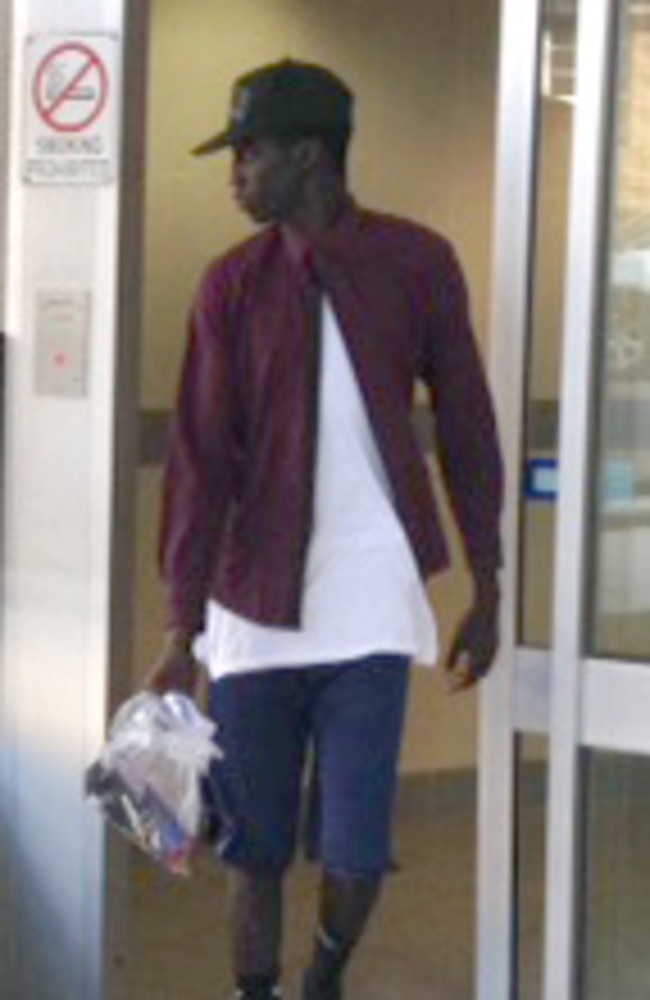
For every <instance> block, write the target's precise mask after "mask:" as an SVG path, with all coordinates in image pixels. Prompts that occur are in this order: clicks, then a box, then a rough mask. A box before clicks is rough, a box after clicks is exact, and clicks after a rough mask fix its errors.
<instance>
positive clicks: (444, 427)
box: [423, 241, 503, 687]
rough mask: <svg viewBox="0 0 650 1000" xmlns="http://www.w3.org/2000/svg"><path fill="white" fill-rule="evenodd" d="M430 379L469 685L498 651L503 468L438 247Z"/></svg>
mask: <svg viewBox="0 0 650 1000" xmlns="http://www.w3.org/2000/svg"><path fill="white" fill-rule="evenodd" d="M430 287H431V292H430V296H431V299H430V310H428V314H429V315H430V324H429V326H428V330H427V337H426V344H425V348H424V364H423V375H424V379H425V381H426V383H427V385H428V387H429V391H430V398H431V406H432V410H433V413H434V417H435V438H436V444H437V452H438V456H439V460H440V466H441V470H442V474H443V477H444V481H445V486H446V490H447V493H448V496H449V499H450V503H451V506H452V509H453V512H454V515H455V518H456V521H457V524H458V526H459V529H460V532H461V535H462V539H463V543H464V548H465V553H466V556H467V561H468V564H469V567H470V571H471V573H472V577H473V583H474V594H473V602H472V606H471V608H470V610H469V612H468V614H467V615H466V617H465V619H464V620H463V621H462V622H461V625H460V628H459V629H458V632H457V634H456V637H455V640H454V642H453V643H452V647H451V650H450V654H449V657H448V662H447V667H448V669H449V670H451V671H453V672H454V673H456V674H457V676H458V677H459V678H460V683H459V685H457V686H459V687H466V686H469V685H470V684H472V683H474V682H475V681H476V680H477V679H478V678H479V677H482V676H484V675H485V674H486V673H487V672H488V670H489V669H490V667H491V665H492V662H493V660H494V657H495V654H496V651H497V647H498V638H499V637H498V618H499V581H498V574H499V568H500V566H501V561H502V552H501V538H500V517H501V507H502V501H503V465H502V460H501V452H500V448H499V443H498V437H497V429H496V421H495V416H494V409H493V406H492V401H491V399H490V393H489V389H488V386H487V381H486V378H485V373H484V369H483V364H482V361H481V357H480V354H479V352H478V348H477V345H476V341H475V338H474V334H473V330H472V325H471V320H470V316H469V306H468V297H467V290H466V286H465V281H464V278H463V274H462V271H461V268H460V265H459V264H458V261H457V259H456V256H455V254H454V252H453V249H452V248H451V246H450V245H449V244H447V243H445V242H444V241H441V242H440V244H439V245H438V246H437V247H436V256H435V262H433V261H432V274H431V282H430Z"/></svg>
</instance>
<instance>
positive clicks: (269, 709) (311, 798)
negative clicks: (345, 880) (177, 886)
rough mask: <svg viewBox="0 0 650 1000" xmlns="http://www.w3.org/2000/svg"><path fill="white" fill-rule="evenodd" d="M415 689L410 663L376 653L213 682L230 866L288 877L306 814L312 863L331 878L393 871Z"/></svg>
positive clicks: (215, 784)
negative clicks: (407, 720) (404, 741)
mask: <svg viewBox="0 0 650 1000" xmlns="http://www.w3.org/2000/svg"><path fill="white" fill-rule="evenodd" d="M408 678H409V659H408V658H407V657H405V656H402V655H396V654H379V655H374V656H369V657H364V658H363V659H359V660H353V661H346V662H344V663H338V664H328V665H322V666H321V665H319V666H311V667H306V668H298V669H294V668H281V669H272V670H262V671H258V672H250V673H243V674H235V675H228V676H226V677H223V678H220V679H219V680H217V681H214V682H213V683H212V684H211V687H210V714H211V716H212V718H213V719H214V720H215V721H216V722H217V724H218V733H217V740H218V742H219V744H220V745H221V747H222V748H223V750H224V753H225V756H224V759H223V760H221V761H218V762H216V763H215V764H214V765H213V770H212V774H211V778H212V782H211V785H212V788H213V790H214V791H213V794H214V795H215V798H216V811H217V815H218V835H217V849H218V853H219V854H220V856H221V857H222V858H223V860H224V861H225V862H226V863H228V864H232V865H235V866H239V867H244V868H251V869H267V870H268V869H274V870H282V869H284V868H286V867H287V865H288V864H289V863H290V862H291V860H292V859H293V856H294V853H295V847H296V841H297V838H298V832H299V827H300V822H299V818H300V816H301V815H302V816H303V818H304V828H303V832H304V834H305V840H306V849H307V853H308V855H310V856H312V857H313V858H317V859H318V860H320V862H321V863H322V864H323V866H324V867H325V868H326V869H327V870H328V871H331V872H338V873H341V874H349V875H362V876H373V875H378V874H380V873H381V872H383V871H384V870H385V869H386V868H388V867H390V863H391V821H392V811H393V802H394V797H395V788H396V778H397V764H398V758H399V749H400V744H401V736H402V729H403V723H404V712H405V703H406V694H407V688H408ZM308 766H309V768H310V771H309V779H310V780H308V781H306V777H307V774H306V772H307V767H308ZM303 789H304V790H305V791H306V794H304V795H303ZM303 799H305V800H306V801H305V802H304V803H303V802H302V800H303ZM301 806H303V808H302V809H301Z"/></svg>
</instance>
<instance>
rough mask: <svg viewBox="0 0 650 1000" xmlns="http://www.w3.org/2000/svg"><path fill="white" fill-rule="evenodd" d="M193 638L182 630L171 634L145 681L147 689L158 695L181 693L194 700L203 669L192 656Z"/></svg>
mask: <svg viewBox="0 0 650 1000" xmlns="http://www.w3.org/2000/svg"><path fill="white" fill-rule="evenodd" d="M192 639H193V637H192V636H191V635H189V634H187V633H185V632H182V631H181V630H173V631H172V632H169V633H168V635H167V637H166V639H165V645H164V647H163V651H162V653H161V655H160V657H159V659H158V660H157V662H156V664H155V665H154V668H153V670H152V671H151V673H150V674H149V676H148V677H147V680H146V681H145V687H146V688H148V689H149V690H150V691H154V692H155V693H156V694H159V695H163V694H166V693H167V692H168V691H180V693H181V694H185V695H187V697H188V698H193V697H194V696H195V694H196V691H197V687H198V683H199V679H200V677H201V667H200V665H199V663H198V662H197V661H196V660H195V659H194V656H193V655H192Z"/></svg>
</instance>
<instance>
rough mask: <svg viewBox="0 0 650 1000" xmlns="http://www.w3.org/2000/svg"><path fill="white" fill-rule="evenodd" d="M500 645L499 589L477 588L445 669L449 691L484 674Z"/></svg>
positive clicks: (460, 687) (458, 689)
mask: <svg viewBox="0 0 650 1000" xmlns="http://www.w3.org/2000/svg"><path fill="white" fill-rule="evenodd" d="M498 647H499V592H498V590H497V589H496V588H495V589H493V590H492V589H491V590H490V591H489V592H487V593H485V592H483V593H481V592H480V591H479V592H477V594H476V596H475V599H474V603H473V605H472V607H471V608H470V610H469V612H468V613H467V614H466V615H465V618H464V619H463V621H462V622H461V624H460V626H459V628H458V631H457V632H456V636H455V638H454V641H453V642H452V645H451V649H450V651H449V655H448V656H447V662H446V664H445V669H446V671H447V674H448V676H449V685H448V691H449V692H450V693H454V692H456V691H464V690H466V689H467V688H470V687H473V686H474V685H475V684H476V683H477V681H479V680H482V678H483V677H485V676H486V675H487V674H488V673H489V671H490V669H491V667H492V665H493V663H494V659H495V656H496V653H497V649H498Z"/></svg>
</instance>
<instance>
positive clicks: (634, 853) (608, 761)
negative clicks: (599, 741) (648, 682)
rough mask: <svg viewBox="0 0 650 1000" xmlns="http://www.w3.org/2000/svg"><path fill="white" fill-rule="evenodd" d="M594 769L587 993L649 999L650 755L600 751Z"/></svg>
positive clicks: (586, 908) (590, 778) (607, 999)
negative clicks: (641, 755) (639, 755)
mask: <svg viewBox="0 0 650 1000" xmlns="http://www.w3.org/2000/svg"><path fill="white" fill-rule="evenodd" d="M586 775H587V781H586V815H585V818H586V825H585V830H586V834H585V838H584V846H585V850H586V866H585V872H586V885H585V899H584V905H583V913H584V922H583V926H582V928H581V931H582V941H581V951H582V955H583V959H584V960H583V962H582V970H583V971H582V976H581V979H582V991H581V992H582V996H581V997H580V1000H612V998H614V997H616V998H618V997H620V998H621V1000H623V998H624V1000H646V998H647V997H650V961H649V959H648V940H649V939H650V846H649V837H648V834H649V833H650V760H648V758H643V757H633V756H627V755H623V754H613V753H606V752H602V751H592V752H589V754H588V762H587V767H586Z"/></svg>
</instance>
